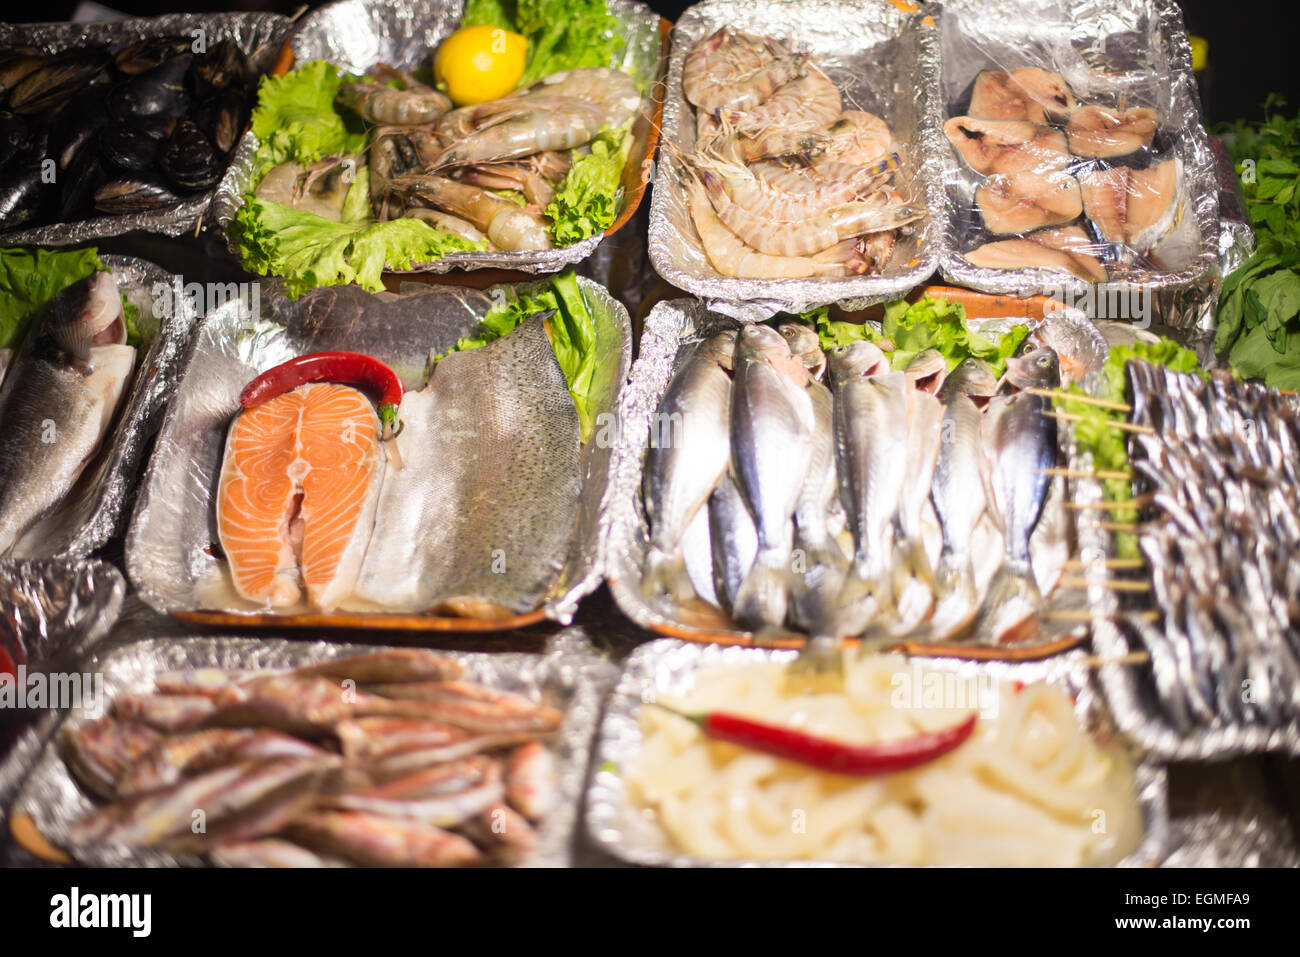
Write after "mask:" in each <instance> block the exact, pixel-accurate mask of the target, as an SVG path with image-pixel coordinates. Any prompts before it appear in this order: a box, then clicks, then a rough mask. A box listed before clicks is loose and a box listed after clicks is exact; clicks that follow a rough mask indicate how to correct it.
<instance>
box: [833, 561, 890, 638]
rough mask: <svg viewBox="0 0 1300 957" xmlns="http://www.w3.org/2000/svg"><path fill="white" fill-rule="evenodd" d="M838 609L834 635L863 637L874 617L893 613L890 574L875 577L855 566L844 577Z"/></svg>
mask: <svg viewBox="0 0 1300 957" xmlns="http://www.w3.org/2000/svg"><path fill="white" fill-rule="evenodd" d="M836 606H837V611H836V613H835V627H834V633H835V634H838V635H842V636H848V635H856V634H860V633H861V632H862V630H863V629H864V628H866V626H867V625H868V623H870V622H871V621H872V620H873V618H875V617H876V616H878V615H881V614H886V613H890V612H892V611H893V608H894V592H893V588H892V587H891V582H890V580H889V575H888V574H884V575H879V576H873V575H870V574H867V573H866V571H865V569H862V568H861V567H858V566H855V567H854V569H853V570H852V571H851V572H850V573H849V574H848V575H847V576H846V577H845V580H844V585H843V587H841V588H840V594H839V597H838V599H837V600H836Z"/></svg>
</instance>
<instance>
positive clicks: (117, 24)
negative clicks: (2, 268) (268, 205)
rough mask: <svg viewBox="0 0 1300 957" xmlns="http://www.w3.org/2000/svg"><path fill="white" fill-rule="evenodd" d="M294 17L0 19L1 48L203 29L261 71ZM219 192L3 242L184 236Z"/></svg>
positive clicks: (55, 47) (3, 235)
mask: <svg viewBox="0 0 1300 957" xmlns="http://www.w3.org/2000/svg"><path fill="white" fill-rule="evenodd" d="M289 26H290V23H289V20H288V19H287V18H286V17H282V16H280V15H279V14H276V13H169V14H166V15H165V16H161V17H138V18H132V19H128V20H105V21H97V22H94V23H31V24H25V23H0V49H3V48H6V47H12V46H30V47H35V48H36V49H37V50H40V51H41V52H43V53H57V52H59V51H60V50H65V49H67V48H69V47H74V46H80V45H82V44H86V43H105V44H110V45H113V46H119V45H120V46H125V45H126V44H128V43H133V42H134V41H136V40H142V39H145V38H146V37H164V36H173V35H177V34H179V35H182V36H187V35H189V34H190V32H191V31H193V30H203V31H205V33H206V38H207V42H208V43H209V44H211V43H214V42H217V41H220V40H225V39H231V40H234V41H235V43H236V44H238V45H239V48H240V49H241V50H243V51H244V53H245V54H248V55H249V56H250V58H251V59H252V62H253V65H254V66H255V67H256V68H257V70H258V72H259V73H265V72H266V71H268V70H269V69H271V67H272V65H273V64H274V63H275V59H276V56H277V55H278V54H279V52H280V45H281V43H282V42H283V41H284V37H285V34H286V33H287V32H288V30H289ZM215 195H216V187H213V188H212V189H210V190H208V191H207V192H206V193H203V194H202V195H200V196H197V197H195V198H193V199H188V200H186V201H185V202H183V203H181V204H180V205H179V206H176V207H174V208H172V209H156V210H151V211H149V212H143V213H128V214H126V215H122V216H99V217H97V218H95V219H88V220H84V221H82V222H78V223H56V224H53V225H48V226H34V227H31V228H27V229H14V230H9V231H7V232H0V244H3V245H6V246H14V245H18V244H21V243H34V244H39V245H42V246H70V245H73V244H75V243H84V242H87V241H88V240H92V239H102V238H103V237H105V236H119V235H121V234H122V233H129V232H131V231H133V230H142V231H144V232H150V233H162V234H164V235H166V236H179V235H181V234H182V233H187V232H190V231H191V230H193V229H194V226H195V224H197V223H198V222H199V221H200V220H201V219H202V218H203V214H204V213H205V212H206V211H207V209H208V205H209V204H210V203H211V202H212V198H213V196H215Z"/></svg>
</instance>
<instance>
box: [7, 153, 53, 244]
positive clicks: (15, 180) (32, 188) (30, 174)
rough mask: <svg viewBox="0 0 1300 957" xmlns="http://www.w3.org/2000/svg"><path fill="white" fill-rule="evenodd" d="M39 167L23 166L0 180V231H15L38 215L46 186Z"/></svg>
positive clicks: (42, 204) (43, 201)
mask: <svg viewBox="0 0 1300 957" xmlns="http://www.w3.org/2000/svg"><path fill="white" fill-rule="evenodd" d="M47 185H48V184H46V183H43V182H42V181H41V170H40V167H39V166H24V167H21V168H19V169H16V170H13V171H11V172H9V173H6V174H5V175H4V177H3V178H0V229H17V228H18V227H19V226H25V225H27V224H28V223H30V222H32V221H33V220H34V219H36V218H37V216H39V215H40V212H41V208H42V207H43V206H44V204H45V200H46V196H47V194H46V186H47Z"/></svg>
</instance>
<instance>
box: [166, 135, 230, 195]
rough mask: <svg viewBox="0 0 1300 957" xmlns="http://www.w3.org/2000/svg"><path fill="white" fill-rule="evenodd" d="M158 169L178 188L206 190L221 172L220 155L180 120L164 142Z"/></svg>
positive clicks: (214, 182) (210, 144) (223, 164)
mask: <svg viewBox="0 0 1300 957" xmlns="http://www.w3.org/2000/svg"><path fill="white" fill-rule="evenodd" d="M158 167H159V168H160V169H161V170H162V171H163V173H164V175H166V177H167V178H168V179H169V180H171V181H172V182H173V183H175V184H176V185H177V186H179V187H180V188H181V189H186V190H196V189H207V188H208V187H210V186H213V185H215V184H216V182H217V180H219V179H220V178H221V173H222V171H223V170H224V169H225V163H223V162H222V157H221V155H220V154H219V153H218V152H217V150H216V148H215V147H214V146H213V145H212V143H211V142H210V141H209V140H208V138H207V136H205V135H204V133H203V131H202V130H201V129H199V128H198V126H197V125H196V124H195V123H194V121H192V120H181V121H180V122H179V123H177V124H176V131H175V132H174V133H172V137H171V139H170V140H168V141H167V145H166V146H165V147H164V148H163V151H162V155H161V156H159V157H158Z"/></svg>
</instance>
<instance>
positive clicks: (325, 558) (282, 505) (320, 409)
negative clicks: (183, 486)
mask: <svg viewBox="0 0 1300 957" xmlns="http://www.w3.org/2000/svg"><path fill="white" fill-rule="evenodd" d="M383 467H384V459H383V456H382V455H381V454H380V449H379V418H378V416H377V415H376V414H375V410H374V407H373V406H372V405H371V403H370V400H369V399H367V398H366V397H365V396H364V395H363V394H361V393H360V392H358V391H357V390H356V389H352V388H349V387H348V386H342V385H332V384H323V385H305V386H301V387H299V388H297V389H294V390H293V391H292V392H286V393H285V394H284V395H282V396H278V397H277V398H274V399H272V400H271V401H270V402H266V403H264V404H262V405H259V406H257V407H255V408H252V409H246V410H244V411H243V412H240V413H239V415H238V416H236V417H235V421H234V422H233V423H232V424H231V426H230V434H229V436H228V437H227V439H226V454H225V459H224V462H223V464H222V468H221V485H220V488H219V490H218V493H217V530H218V534H219V535H220V537H221V547H222V548H223V549H224V550H225V553H226V558H227V560H228V561H229V563H230V572H231V577H232V578H233V579H234V583H235V588H236V590H237V591H238V592H239V594H241V595H242V596H244V597H245V598H247V599H249V600H250V601H254V602H257V603H259V604H263V605H267V606H269V607H271V608H284V607H287V606H290V605H294V604H296V603H297V602H298V601H299V600H300V599H301V597H302V592H303V588H304V587H305V589H306V592H307V598H308V600H309V601H310V602H311V604H312V605H314V606H315V607H317V608H319V609H320V610H322V611H330V610H332V609H333V608H335V607H337V606H338V604H339V602H341V601H342V600H343V599H344V598H346V597H347V595H348V594H349V593H350V592H351V590H352V587H353V585H354V584H355V582H356V578H357V573H358V571H359V569H360V567H361V559H362V557H363V555H364V554H365V549H366V544H367V542H368V540H369V537H370V530H371V528H372V527H373V523H374V513H375V507H376V505H377V503H378V496H379V488H380V485H381V481H382V476H383ZM408 534H409V530H408Z"/></svg>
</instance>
